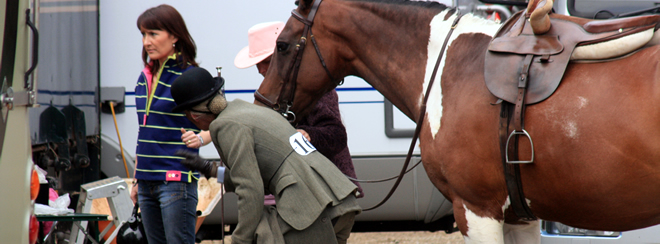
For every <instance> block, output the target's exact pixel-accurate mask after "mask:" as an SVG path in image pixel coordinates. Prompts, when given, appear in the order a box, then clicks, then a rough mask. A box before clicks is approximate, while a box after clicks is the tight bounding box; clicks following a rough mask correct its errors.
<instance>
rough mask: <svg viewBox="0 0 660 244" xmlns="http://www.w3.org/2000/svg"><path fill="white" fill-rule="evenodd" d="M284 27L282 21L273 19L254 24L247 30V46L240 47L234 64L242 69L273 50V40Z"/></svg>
mask: <svg viewBox="0 0 660 244" xmlns="http://www.w3.org/2000/svg"><path fill="white" fill-rule="evenodd" d="M283 28H284V22H282V21H274V22H266V23H261V24H256V25H254V26H252V27H251V28H250V29H249V30H248V44H249V45H248V46H247V47H244V48H243V49H241V51H240V52H238V54H236V58H235V59H234V65H236V67H238V68H239V69H244V68H247V67H250V66H252V65H255V64H257V63H259V62H261V61H263V60H264V59H266V58H268V56H270V55H272V54H273V52H274V51H275V42H276V41H277V36H279V35H280V32H282V29H283Z"/></svg>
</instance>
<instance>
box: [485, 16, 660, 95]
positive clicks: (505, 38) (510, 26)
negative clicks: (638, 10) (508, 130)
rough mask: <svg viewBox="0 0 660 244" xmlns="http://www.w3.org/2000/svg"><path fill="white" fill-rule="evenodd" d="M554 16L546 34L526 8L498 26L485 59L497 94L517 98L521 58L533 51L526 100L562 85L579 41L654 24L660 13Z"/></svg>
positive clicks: (597, 39) (596, 39) (585, 42)
mask: <svg viewBox="0 0 660 244" xmlns="http://www.w3.org/2000/svg"><path fill="white" fill-rule="evenodd" d="M550 17H551V18H550V22H551V25H552V27H551V28H550V29H549V31H548V32H546V33H545V34H542V35H537V34H534V33H533V30H532V27H531V25H530V24H527V22H528V21H527V18H525V17H524V13H523V12H518V13H516V14H515V15H513V16H512V17H511V18H510V19H509V20H508V21H507V22H506V23H505V24H504V25H503V26H502V27H501V28H500V30H499V31H498V33H497V34H496V36H495V37H494V38H493V40H492V41H491V43H490V46H489V47H488V52H487V53H486V59H485V79H486V85H487V86H488V89H489V90H490V92H491V93H493V95H495V96H496V97H498V98H500V99H502V100H504V101H507V102H510V103H515V100H516V98H517V96H518V83H519V80H520V75H521V68H522V67H523V60H524V59H525V57H526V56H527V55H533V56H534V57H533V60H532V63H531V65H530V67H529V72H528V77H527V79H528V80H529V83H528V87H527V90H528V91H527V94H526V101H525V103H526V104H534V103H538V102H541V101H543V100H545V99H546V98H548V97H550V95H552V93H553V92H554V91H555V90H556V89H557V87H558V86H559V83H560V82H561V79H562V77H563V75H564V71H565V70H566V67H567V66H568V62H569V61H570V58H571V54H572V53H573V50H574V49H575V48H576V47H578V46H583V45H591V44H595V43H598V42H604V41H608V40H613V39H616V38H619V37H623V36H626V35H630V34H635V33H638V32H641V31H645V30H648V29H650V28H656V24H657V23H658V21H660V15H649V16H639V17H630V18H624V19H616V20H603V21H587V20H586V19H581V18H575V17H573V18H566V17H561V16H558V15H556V14H551V15H550ZM555 17H557V18H555ZM580 22H583V23H580Z"/></svg>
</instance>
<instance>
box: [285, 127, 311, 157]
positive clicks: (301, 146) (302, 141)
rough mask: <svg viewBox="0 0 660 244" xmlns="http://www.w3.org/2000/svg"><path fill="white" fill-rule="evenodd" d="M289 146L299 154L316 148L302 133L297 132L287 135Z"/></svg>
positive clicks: (308, 152) (307, 152) (305, 153)
mask: <svg viewBox="0 0 660 244" xmlns="http://www.w3.org/2000/svg"><path fill="white" fill-rule="evenodd" d="M289 143H291V147H292V148H293V150H295V151H296V152H297V153H298V154H300V155H307V154H310V153H312V152H313V151H316V148H315V147H314V146H313V145H312V143H310V142H309V141H308V140H307V139H306V138H305V137H304V136H303V134H302V133H300V132H298V133H296V134H293V135H292V136H291V137H289Z"/></svg>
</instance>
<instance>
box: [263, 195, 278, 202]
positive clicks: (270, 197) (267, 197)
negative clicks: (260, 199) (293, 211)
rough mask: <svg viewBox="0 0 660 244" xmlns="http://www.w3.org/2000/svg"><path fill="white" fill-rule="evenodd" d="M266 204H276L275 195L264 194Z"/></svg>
mask: <svg viewBox="0 0 660 244" xmlns="http://www.w3.org/2000/svg"><path fill="white" fill-rule="evenodd" d="M264 205H275V196H273V195H270V194H269V195H265V196H264Z"/></svg>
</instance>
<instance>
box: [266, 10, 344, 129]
mask: <svg viewBox="0 0 660 244" xmlns="http://www.w3.org/2000/svg"><path fill="white" fill-rule="evenodd" d="M322 1H323V0H315V1H314V3H313V4H312V9H311V10H310V11H309V15H308V16H307V18H305V17H303V16H302V15H301V14H300V13H298V12H297V11H296V10H295V9H294V10H292V11H291V16H292V17H294V18H295V19H297V20H298V21H300V22H302V23H303V24H304V25H305V27H304V29H303V33H302V36H301V37H300V40H299V41H298V44H296V52H295V53H294V60H293V62H292V63H291V65H290V66H289V70H288V71H287V74H286V76H285V78H286V79H285V80H284V84H282V89H281V90H280V95H279V96H278V97H277V102H272V101H270V100H269V99H268V98H266V97H265V96H264V95H262V94H261V93H259V90H256V91H255V92H254V98H255V99H256V100H257V101H259V102H261V103H263V104H265V105H267V106H269V107H271V108H273V109H274V110H275V111H277V112H279V113H280V114H281V115H282V116H284V118H286V119H287V120H288V121H289V122H294V121H295V120H296V114H295V113H293V112H292V111H291V110H290V109H291V106H293V99H294V96H295V93H296V83H297V80H298V71H299V70H300V63H301V61H302V55H303V51H304V50H305V46H307V35H308V33H309V38H310V39H311V40H312V45H314V49H315V50H316V55H317V56H318V57H319V60H320V61H321V65H322V66H323V69H325V72H326V74H328V78H330V80H331V81H335V79H334V77H332V74H330V70H329V69H328V66H327V65H326V64H325V59H323V55H321V50H320V49H319V46H318V44H317V43H316V39H315V38H314V34H312V24H314V17H315V16H316V12H317V11H318V9H319V5H321V2H322ZM343 83H344V79H343V78H342V79H341V80H340V81H339V82H336V83H335V84H336V85H337V86H340V85H342V84H343ZM287 86H288V88H289V89H288V90H287ZM287 92H288V96H286V95H287Z"/></svg>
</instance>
